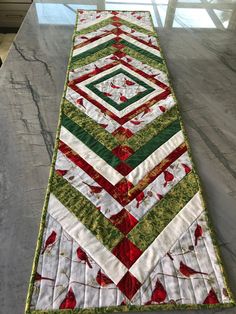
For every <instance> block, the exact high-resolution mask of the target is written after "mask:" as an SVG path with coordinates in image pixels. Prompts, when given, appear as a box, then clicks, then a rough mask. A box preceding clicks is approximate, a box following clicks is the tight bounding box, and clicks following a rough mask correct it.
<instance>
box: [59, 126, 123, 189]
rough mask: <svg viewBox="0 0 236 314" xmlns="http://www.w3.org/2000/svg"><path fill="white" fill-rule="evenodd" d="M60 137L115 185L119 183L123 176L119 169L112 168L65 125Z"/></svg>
mask: <svg viewBox="0 0 236 314" xmlns="http://www.w3.org/2000/svg"><path fill="white" fill-rule="evenodd" d="M60 139H61V140H62V141H63V142H64V143H66V144H67V145H68V146H69V147H71V148H72V149H73V150H74V151H75V152H76V153H77V154H79V155H80V156H81V157H82V158H83V159H84V160H86V162H87V163H89V164H90V165H91V166H92V167H93V168H94V169H95V170H96V171H97V172H99V173H100V174H101V175H102V176H103V177H105V178H106V179H107V180H108V181H110V182H111V183H112V184H113V185H115V184H116V183H118V182H119V181H120V180H121V179H122V178H123V176H122V175H121V174H120V173H119V172H118V171H116V170H115V169H114V168H112V167H111V166H110V165H109V164H108V163H107V162H106V161H105V160H103V159H102V158H101V157H99V156H98V155H97V154H95V153H94V152H93V151H92V150H91V149H89V148H88V147H87V146H86V145H85V144H84V143H83V142H81V141H80V140H79V139H78V138H77V137H75V136H74V135H73V134H72V133H71V132H69V131H68V130H67V129H66V128H65V127H63V126H62V127H61V132H60Z"/></svg>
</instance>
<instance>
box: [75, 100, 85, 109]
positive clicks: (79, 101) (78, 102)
mask: <svg viewBox="0 0 236 314" xmlns="http://www.w3.org/2000/svg"><path fill="white" fill-rule="evenodd" d="M76 104H77V105H79V106H82V107H83V108H84V109H86V108H85V106H84V100H83V98H79V99H77V100H76Z"/></svg>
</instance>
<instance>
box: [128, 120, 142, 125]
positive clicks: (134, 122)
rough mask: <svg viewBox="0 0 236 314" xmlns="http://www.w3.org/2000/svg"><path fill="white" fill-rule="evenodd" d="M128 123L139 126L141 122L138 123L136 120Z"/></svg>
mask: <svg viewBox="0 0 236 314" xmlns="http://www.w3.org/2000/svg"><path fill="white" fill-rule="evenodd" d="M130 122H131V123H132V124H134V125H139V124H140V123H141V122H143V121H138V120H130Z"/></svg>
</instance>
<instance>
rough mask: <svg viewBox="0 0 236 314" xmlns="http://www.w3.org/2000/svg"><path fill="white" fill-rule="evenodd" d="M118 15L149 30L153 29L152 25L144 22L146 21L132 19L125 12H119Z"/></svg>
mask: <svg viewBox="0 0 236 314" xmlns="http://www.w3.org/2000/svg"><path fill="white" fill-rule="evenodd" d="M117 16H118V17H120V18H121V19H123V20H126V21H128V22H130V23H132V24H137V25H139V26H141V27H142V28H145V29H147V30H148V31H153V28H152V26H151V25H147V24H144V23H142V22H141V21H139V20H137V19H132V18H131V17H129V16H128V15H127V14H124V13H123V12H119V14H118V15H117Z"/></svg>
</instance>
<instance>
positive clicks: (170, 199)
mask: <svg viewBox="0 0 236 314" xmlns="http://www.w3.org/2000/svg"><path fill="white" fill-rule="evenodd" d="M198 190H199V186H198V182H197V180H196V177H195V175H194V173H193V172H190V173H189V174H187V175H186V176H185V177H184V178H183V179H182V180H181V181H180V182H179V183H178V184H177V185H176V186H174V187H173V188H172V189H171V190H170V192H169V193H168V194H167V195H165V197H164V198H163V199H162V200H161V201H159V202H158V203H157V204H156V205H155V206H154V207H153V208H152V209H151V210H150V211H149V212H148V213H147V214H146V216H144V218H143V219H142V220H141V221H140V222H139V224H138V225H137V226H136V227H134V229H132V230H131V232H130V233H129V234H128V238H129V240H130V241H131V242H133V243H134V244H135V245H137V247H139V248H140V249H141V250H143V251H144V250H146V249H147V247H148V246H149V245H150V244H151V243H152V242H153V241H154V240H155V239H156V237H157V236H158V235H159V234H160V233H161V231H162V230H163V229H164V228H165V227H166V226H167V225H168V223H169V222H170V221H171V220H172V219H173V218H174V217H175V216H176V215H177V214H178V212H179V211H180V210H181V209H182V208H183V207H184V206H185V205H186V204H187V203H188V202H189V201H190V200H191V199H192V198H193V196H194V195H195V194H196V193H197V192H198Z"/></svg>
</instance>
